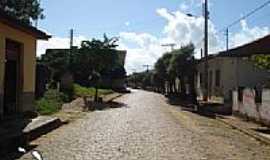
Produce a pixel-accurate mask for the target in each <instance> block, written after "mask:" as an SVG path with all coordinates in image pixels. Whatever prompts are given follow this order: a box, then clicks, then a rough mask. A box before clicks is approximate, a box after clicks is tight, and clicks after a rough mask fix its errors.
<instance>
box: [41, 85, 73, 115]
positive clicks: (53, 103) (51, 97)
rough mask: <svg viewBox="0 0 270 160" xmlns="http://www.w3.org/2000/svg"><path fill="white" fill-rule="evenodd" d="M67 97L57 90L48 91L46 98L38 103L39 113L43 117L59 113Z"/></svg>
mask: <svg viewBox="0 0 270 160" xmlns="http://www.w3.org/2000/svg"><path fill="white" fill-rule="evenodd" d="M67 99H68V98H67V96H66V95H64V94H63V93H61V92H58V91H57V90H48V91H47V92H46V93H45V95H44V97H42V98H41V99H39V100H37V101H36V106H37V111H38V112H39V113H40V114H41V115H51V114H53V113H56V112H58V111H59V110H60V109H61V107H62V105H63V103H64V102H65V101H66V100H67Z"/></svg>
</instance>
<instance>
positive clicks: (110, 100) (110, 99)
mask: <svg viewBox="0 0 270 160" xmlns="http://www.w3.org/2000/svg"><path fill="white" fill-rule="evenodd" d="M123 95H124V94H119V95H116V96H114V97H111V98H109V99H108V100H106V101H105V102H106V103H108V102H112V101H113V100H115V99H117V98H119V97H122V96H123Z"/></svg>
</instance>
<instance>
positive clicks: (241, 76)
mask: <svg viewBox="0 0 270 160" xmlns="http://www.w3.org/2000/svg"><path fill="white" fill-rule="evenodd" d="M267 44H268V45H267ZM265 54H270V36H266V37H264V38H261V39H259V40H256V41H254V42H251V43H249V44H246V45H243V46H240V47H237V48H234V49H231V50H229V51H224V52H220V53H219V54H216V55H211V56H210V57H209V58H208V61H207V64H208V86H209V87H208V97H209V98H210V99H211V100H213V101H218V102H224V100H225V101H226V100H229V99H231V93H232V91H233V90H237V89H238V88H239V87H249V88H254V87H256V86H257V85H258V84H263V83H265V82H266V81H268V80H269V79H270V72H269V71H267V70H264V69H261V68H258V67H257V66H256V65H255V64H254V62H252V61H251V57H252V56H254V55H265ZM205 65H206V61H205V58H203V59H201V60H200V61H199V62H198V64H197V75H196V77H197V78H196V86H197V91H198V95H199V98H200V99H202V97H203V96H205V94H206V89H205V88H206V87H205V83H204V80H205V78H204V76H205Z"/></svg>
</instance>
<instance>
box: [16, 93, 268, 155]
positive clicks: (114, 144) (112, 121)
mask: <svg viewBox="0 0 270 160" xmlns="http://www.w3.org/2000/svg"><path fill="white" fill-rule="evenodd" d="M116 101H117V102H119V103H122V104H123V106H122V107H121V108H114V109H108V110H103V111H96V112H89V113H88V114H87V115H86V116H84V117H83V118H81V119H78V120H76V121H74V122H72V123H70V124H68V125H65V126H63V127H61V128H59V129H57V130H54V131H53V132H51V133H49V134H47V135H45V136H43V137H41V138H39V139H37V140H35V141H33V142H32V145H33V146H35V145H36V146H37V147H36V148H35V149H36V150H39V151H41V152H42V153H43V156H44V159H45V160H73V159H74V160H206V159H213V160H223V159H224V160H225V159H226V160H264V159H270V147H269V146H265V145H263V144H260V143H259V142H258V141H256V140H254V139H252V138H250V137H248V136H246V135H244V134H242V133H241V132H238V131H236V130H233V129H232V128H230V127H228V126H226V125H225V124H223V123H221V122H219V121H217V120H215V119H211V118H208V117H204V116H200V115H197V114H194V113H190V112H186V111H182V110H181V109H180V107H176V106H171V105H169V104H167V103H166V99H165V98H164V97H163V96H162V95H159V94H156V93H151V92H146V91H139V90H133V92H132V93H131V94H127V95H124V96H122V97H120V98H118V99H117V100H116ZM19 159H22V160H30V159H32V158H31V155H30V154H29V153H28V154H26V155H24V156H22V157H20V158H19Z"/></svg>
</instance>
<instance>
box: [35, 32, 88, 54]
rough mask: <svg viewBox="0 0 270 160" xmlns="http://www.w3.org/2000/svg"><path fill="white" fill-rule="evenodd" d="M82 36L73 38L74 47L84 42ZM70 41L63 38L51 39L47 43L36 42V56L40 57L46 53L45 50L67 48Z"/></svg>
mask: <svg viewBox="0 0 270 160" xmlns="http://www.w3.org/2000/svg"><path fill="white" fill-rule="evenodd" d="M85 39H87V38H85V37H84V36H78V37H74V46H79V45H80V44H81V41H82V40H85ZM69 46H70V39H69V38H64V37H52V38H51V39H49V40H48V41H38V42H37V56H40V55H42V54H44V53H45V52H46V49H55V48H69Z"/></svg>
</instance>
